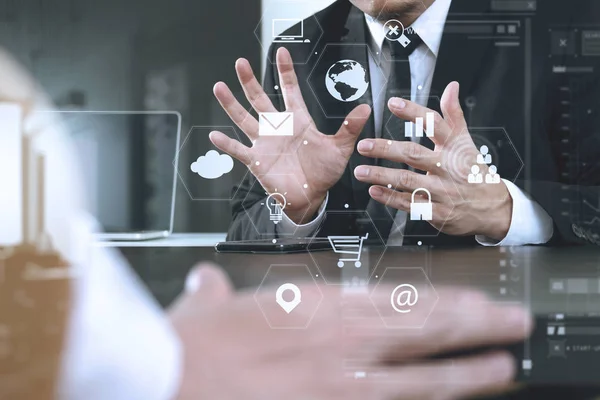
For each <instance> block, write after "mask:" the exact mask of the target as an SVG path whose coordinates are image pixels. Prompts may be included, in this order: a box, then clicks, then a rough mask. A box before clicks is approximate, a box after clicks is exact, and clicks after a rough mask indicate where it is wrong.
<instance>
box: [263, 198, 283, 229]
mask: <svg viewBox="0 0 600 400" xmlns="http://www.w3.org/2000/svg"><path fill="white" fill-rule="evenodd" d="M285 206H287V200H286V199H285V196H284V195H282V194H281V193H271V194H270V195H269V197H267V201H266V202H265V207H267V208H268V209H269V219H270V220H271V221H273V223H274V224H275V225H277V224H278V223H279V222H280V221H281V220H282V219H283V210H284V209H285Z"/></svg>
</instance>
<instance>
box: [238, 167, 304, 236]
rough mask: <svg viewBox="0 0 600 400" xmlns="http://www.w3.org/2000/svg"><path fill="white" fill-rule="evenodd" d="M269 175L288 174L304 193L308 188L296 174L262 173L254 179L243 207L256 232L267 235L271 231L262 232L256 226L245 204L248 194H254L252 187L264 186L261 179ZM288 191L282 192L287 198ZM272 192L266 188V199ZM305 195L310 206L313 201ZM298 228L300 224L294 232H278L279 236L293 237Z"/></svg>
mask: <svg viewBox="0 0 600 400" xmlns="http://www.w3.org/2000/svg"><path fill="white" fill-rule="evenodd" d="M268 175H270V176H287V177H293V181H295V182H296V183H297V184H298V187H299V188H300V190H301V191H302V193H303V194H304V190H305V189H306V187H305V184H301V183H300V182H299V181H298V178H296V175H294V174H261V175H259V176H257V177H256V180H255V181H254V183H253V184H252V187H250V190H248V194H246V197H244V200H243V201H242V207H243V208H244V212H245V213H246V215H247V216H248V219H249V220H250V223H251V224H252V226H253V227H254V230H255V231H256V233H258V234H259V235H265V236H268V235H269V234H270V233H269V232H260V231H259V230H258V227H257V226H256V224H255V223H254V221H253V220H252V217H251V215H250V213H249V212H248V210H247V209H246V205H245V204H246V199H247V198H248V196H249V195H251V194H252V189H254V186H256V185H261V187H262V184H261V183H260V182H259V179H260V178H261V177H263V176H268ZM278 189H279V188H273V190H274V191H273V193H279V192H278V191H276V190H278ZM286 193H287V191H284V193H282V195H283V196H284V198H285V194H286ZM270 194H272V193H269V192H268V188H267V190H266V192H265V199H266V198H267V197H268V196H269V195H270ZM304 196H305V197H306V201H307V202H308V203H307V204H308V205H309V206H310V204H311V202H310V199H309V198H308V196H306V194H304ZM256 204H257V203H254V204H253V205H252V207H253V206H254V205H256ZM306 213H308V210H306V211H305V212H304V215H303V216H302V217H305V216H306ZM298 228H299V226H296V228H295V229H294V232H292V233H289V234H281V233H277V236H284V237H289V236H292V237H293V236H294V235H295V234H296V231H297V230H298Z"/></svg>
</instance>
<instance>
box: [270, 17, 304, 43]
mask: <svg viewBox="0 0 600 400" xmlns="http://www.w3.org/2000/svg"><path fill="white" fill-rule="evenodd" d="M290 25H291V27H290ZM282 32H283V33H282ZM272 35H273V42H276V43H310V39H304V21H303V20H302V19H301V18H273V21H272Z"/></svg>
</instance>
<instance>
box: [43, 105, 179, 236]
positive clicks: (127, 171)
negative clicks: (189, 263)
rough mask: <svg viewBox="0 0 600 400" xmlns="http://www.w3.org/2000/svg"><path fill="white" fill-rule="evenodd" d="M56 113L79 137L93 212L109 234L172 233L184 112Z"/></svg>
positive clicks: (83, 170)
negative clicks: (165, 231) (176, 169)
mask: <svg viewBox="0 0 600 400" xmlns="http://www.w3.org/2000/svg"><path fill="white" fill-rule="evenodd" d="M53 114H57V115H58V116H60V117H61V119H62V121H63V123H64V124H65V126H66V128H67V129H68V131H69V132H70V134H71V136H72V138H73V139H74V142H75V145H76V147H77V151H78V153H79V158H80V165H81V168H82V177H83V179H84V182H85V185H86V193H87V198H88V204H89V205H90V211H91V212H92V213H93V214H94V215H95V217H96V218H97V220H98V222H99V223H100V225H101V227H102V228H103V230H104V232H106V233H121V232H123V233H126V232H138V231H162V230H168V231H172V225H173V211H174V202H175V182H176V172H175V165H177V164H176V162H175V159H176V155H177V150H178V148H179V136H180V120H181V118H180V116H179V114H177V113H171V112H156V113H155V112H78V111H71V112H67V111H60V112H54V113H53Z"/></svg>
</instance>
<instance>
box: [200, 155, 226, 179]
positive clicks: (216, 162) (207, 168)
mask: <svg viewBox="0 0 600 400" xmlns="http://www.w3.org/2000/svg"><path fill="white" fill-rule="evenodd" d="M190 168H191V169H192V171H193V172H195V173H197V174H198V175H200V176H201V177H203V178H205V179H217V178H220V177H221V176H223V175H225V174H227V173H229V172H231V170H232V169H233V158H231V157H229V156H228V155H227V154H219V152H217V151H215V150H210V151H209V152H208V153H206V155H205V156H200V157H198V159H197V160H196V161H195V162H193V163H192V165H190Z"/></svg>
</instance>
